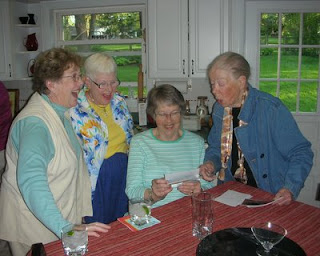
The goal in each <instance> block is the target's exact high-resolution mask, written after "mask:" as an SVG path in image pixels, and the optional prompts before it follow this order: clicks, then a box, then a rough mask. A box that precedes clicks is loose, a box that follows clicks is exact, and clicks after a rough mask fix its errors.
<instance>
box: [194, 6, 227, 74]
mask: <svg viewBox="0 0 320 256" xmlns="http://www.w3.org/2000/svg"><path fill="white" fill-rule="evenodd" d="M221 13H223V10H222V4H221V0H189V43H190V48H189V49H190V53H189V76H190V77H200V78H203V77H206V70H207V66H208V64H209V63H210V62H211V61H212V60H213V59H214V58H215V57H216V56H217V55H219V54H220V53H221V48H222V47H221V46H222V45H221V42H222V40H221V38H223V37H222V26H221Z"/></svg>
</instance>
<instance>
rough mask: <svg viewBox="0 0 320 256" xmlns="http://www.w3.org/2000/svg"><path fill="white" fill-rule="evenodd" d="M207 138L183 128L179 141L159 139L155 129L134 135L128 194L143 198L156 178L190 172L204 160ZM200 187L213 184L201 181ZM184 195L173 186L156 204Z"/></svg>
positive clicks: (129, 163) (128, 176) (130, 156)
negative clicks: (154, 131)
mask: <svg viewBox="0 0 320 256" xmlns="http://www.w3.org/2000/svg"><path fill="white" fill-rule="evenodd" d="M204 153H205V146H204V140H203V138H201V137H200V136H198V135H196V134H194V133H191V132H189V131H187V130H183V135H182V136H181V137H180V138H179V139H178V140H176V141H161V140H158V139H157V138H156V137H155V136H154V135H153V133H152V129H150V130H147V131H145V132H142V133H140V134H137V135H135V136H134V137H133V139H132V141H131V145H130V151H129V162H128V174H127V187H126V193H127V195H128V197H129V199H131V198H135V197H143V195H144V191H145V189H147V188H150V187H151V184H152V180H153V179H159V178H163V177H164V175H165V174H167V173H174V172H182V171H191V170H193V169H196V168H198V167H199V165H200V164H202V163H203V159H204ZM201 187H202V188H203V189H208V188H211V187H213V184H212V183H210V182H206V181H204V180H201ZM183 196H185V194H183V193H181V192H180V191H178V190H177V188H173V191H171V192H170V193H169V194H168V195H167V196H166V198H164V199H163V200H161V201H158V202H156V203H155V204H154V205H153V207H157V206H160V205H164V204H167V203H170V202H172V201H174V200H177V199H179V198H182V197H183Z"/></svg>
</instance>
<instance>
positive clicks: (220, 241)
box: [196, 228, 306, 256]
mask: <svg viewBox="0 0 320 256" xmlns="http://www.w3.org/2000/svg"><path fill="white" fill-rule="evenodd" d="M258 246H261V245H260V243H259V242H258V241H257V240H256V239H255V237H254V235H253V234H252V232H251V229H250V228H228V229H224V230H220V231H217V232H214V233H213V234H211V235H208V236H206V237H205V238H204V239H203V240H202V241H201V242H200V243H199V244H198V247H197V254H196V255H197V256H231V255H232V256H257V254H256V250H257V247H258ZM275 248H277V249H278V250H279V254H278V256H289V255H290V256H306V253H305V252H304V250H303V249H302V248H301V247H300V246H299V245H298V244H297V243H295V242H294V241H292V240H291V239H289V238H287V237H285V238H283V240H282V241H281V242H280V243H279V244H277V245H276V246H275Z"/></svg>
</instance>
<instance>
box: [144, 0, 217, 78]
mask: <svg viewBox="0 0 320 256" xmlns="http://www.w3.org/2000/svg"><path fill="white" fill-rule="evenodd" d="M221 1H222V0H188V1H186V0H149V1H148V22H149V24H148V27H149V29H148V36H149V45H148V49H149V65H148V66H149V78H151V79H153V78H193V77H194V78H198V77H200V78H205V77H206V68H207V65H208V64H209V62H210V61H211V60H212V59H213V58H214V57H215V56H217V55H218V54H220V52H221V36H220V34H221V31H222V26H221V14H220V13H221V11H222V10H221Z"/></svg>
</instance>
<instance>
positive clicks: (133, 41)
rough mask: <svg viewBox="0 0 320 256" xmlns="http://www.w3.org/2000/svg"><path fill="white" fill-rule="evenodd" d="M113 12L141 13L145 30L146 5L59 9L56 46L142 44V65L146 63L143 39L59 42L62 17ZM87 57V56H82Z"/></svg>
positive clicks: (129, 53) (127, 53)
mask: <svg viewBox="0 0 320 256" xmlns="http://www.w3.org/2000/svg"><path fill="white" fill-rule="evenodd" d="M112 12H141V13H142V24H141V26H142V30H143V29H144V28H145V26H146V25H145V23H146V21H145V19H146V13H145V6H144V5H134V6H108V7H99V8H98V7H92V8H77V9H57V10H54V11H53V14H54V15H53V16H54V23H55V24H56V26H55V46H57V47H60V46H64V45H85V44H118V43H126V44H141V46H142V47H141V58H142V65H144V62H145V56H144V55H145V54H144V52H145V49H144V48H145V42H144V41H143V38H138V39H109V40H101V39H90V40H89V39H88V40H75V41H62V40H59V38H61V35H62V33H63V31H62V27H61V25H60V24H59V21H61V17H62V16H63V15H73V14H88V13H92V14H93V13H112ZM82 55H87V54H82ZM110 55H111V56H118V55H125V56H131V55H136V53H134V52H121V53H117V52H113V53H110Z"/></svg>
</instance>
